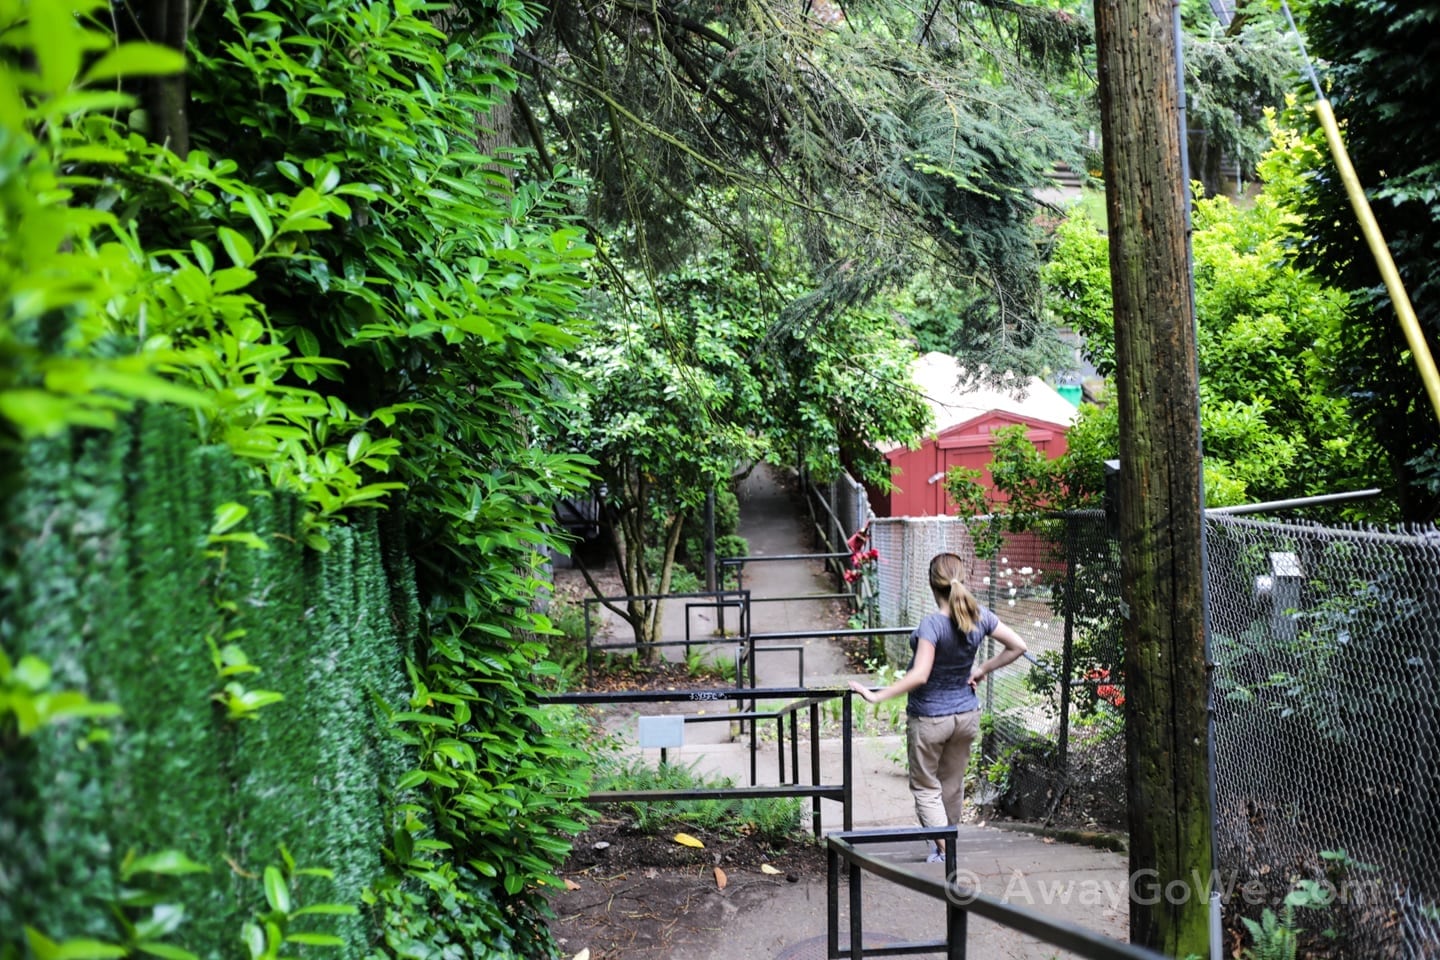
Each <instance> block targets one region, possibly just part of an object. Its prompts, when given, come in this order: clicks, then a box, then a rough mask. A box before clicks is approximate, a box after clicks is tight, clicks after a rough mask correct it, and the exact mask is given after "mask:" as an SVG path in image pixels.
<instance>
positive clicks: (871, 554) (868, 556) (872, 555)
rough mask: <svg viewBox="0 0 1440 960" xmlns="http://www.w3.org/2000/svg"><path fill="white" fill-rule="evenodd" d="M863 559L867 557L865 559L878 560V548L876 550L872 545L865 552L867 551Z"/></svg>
mask: <svg viewBox="0 0 1440 960" xmlns="http://www.w3.org/2000/svg"><path fill="white" fill-rule="evenodd" d="M865 559H867V560H879V559H880V551H879V550H876V549H875V548H874V547H871V548H870V550H869V552H867V553H866V554H865Z"/></svg>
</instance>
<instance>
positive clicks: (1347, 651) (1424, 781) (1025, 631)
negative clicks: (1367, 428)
mask: <svg viewBox="0 0 1440 960" xmlns="http://www.w3.org/2000/svg"><path fill="white" fill-rule="evenodd" d="M992 536H993V531H992V528H991V526H990V520H989V519H987V518H979V519H976V520H960V519H957V518H953V517H911V518H893V519H876V520H873V521H872V523H871V543H872V545H873V546H875V547H876V548H877V549H878V550H879V551H880V557H881V559H880V563H879V567H878V578H877V584H878V590H877V597H876V603H877V609H878V620H879V625H881V626H904V625H909V624H913V623H916V622H918V621H919V619H920V617H922V616H923V615H924V614H925V613H927V612H929V611H930V610H931V609H932V608H933V605H934V601H933V598H932V597H931V595H930V591H929V588H928V584H927V569H928V564H929V560H930V558H931V557H932V556H933V555H934V554H936V553H938V552H941V551H949V552H952V553H956V554H959V555H960V556H961V557H963V558H964V559H965V560H966V561H967V565H968V568H969V571H970V577H969V585H970V588H971V590H972V591H973V592H974V593H975V595H976V596H977V597H978V598H979V599H980V600H981V602H982V603H985V604H986V605H987V606H989V607H991V608H992V609H994V610H995V611H996V613H997V614H998V615H999V616H1000V618H1001V619H1002V620H1004V621H1005V622H1006V623H1008V624H1009V625H1010V626H1012V627H1013V628H1014V629H1015V630H1016V631H1017V632H1019V633H1020V635H1021V636H1023V637H1024V638H1025V640H1026V642H1027V644H1028V645H1029V648H1030V652H1031V654H1032V656H1033V657H1034V661H1035V662H1027V661H1020V662H1018V663H1016V664H1014V665H1012V666H1010V667H1008V668H1006V669H1005V670H1003V671H1001V672H1000V673H999V674H998V675H996V676H994V677H992V678H990V679H989V680H987V685H986V689H985V690H984V691H983V697H984V702H985V706H986V713H987V715H988V719H987V720H986V721H985V741H984V742H983V743H982V748H981V750H980V751H978V755H979V759H978V761H977V762H978V763H979V764H980V768H979V770H978V771H977V773H978V774H979V776H980V777H981V778H982V786H981V790H980V791H979V792H980V794H981V799H982V801H988V802H990V803H993V804H995V805H996V806H998V807H999V808H1000V809H1001V810H1002V811H1003V812H1006V813H1009V814H1011V815H1014V816H1019V817H1024V818H1028V819H1041V820H1051V821H1053V822H1056V823H1059V824H1063V825H1068V826H1084V825H1094V826H1097V827H1101V828H1107V827H1108V828H1117V829H1123V828H1124V826H1125V789H1126V787H1125V784H1126V780H1125V760H1124V752H1125V751H1124V725H1123V710H1122V709H1121V708H1122V707H1123V704H1124V684H1123V681H1122V678H1121V676H1120V670H1121V668H1122V663H1123V656H1122V646H1121V610H1123V604H1122V602H1121V599H1120V597H1121V595H1120V565H1119V554H1118V549H1117V546H1116V543H1115V541H1114V540H1113V538H1112V537H1111V536H1110V535H1109V533H1108V532H1107V529H1106V524H1105V518H1104V515H1103V514H1102V513H1100V512H1076V513H1071V514H1067V515H1065V516H1064V517H1060V518H1056V519H1054V520H1051V521H1046V522H1045V523H1043V524H1042V525H1041V526H1040V527H1039V528H1037V529H1036V530H1034V531H1032V532H1031V533H1029V534H1027V535H1023V536H1011V537H1006V538H1002V540H1001V545H1000V548H999V550H998V551H997V552H996V553H995V554H994V557H993V559H986V558H983V557H977V555H976V544H977V542H978V543H985V542H993V541H992V539H991V538H992ZM1206 546H1207V554H1208V558H1207V559H1208V563H1207V576H1208V581H1207V585H1206V586H1207V591H1208V605H1209V610H1210V621H1211V622H1210V629H1211V643H1212V654H1213V659H1214V662H1215V673H1214V683H1215V706H1216V713H1215V732H1214V743H1215V756H1216V761H1215V762H1216V771H1215V792H1216V797H1215V835H1216V851H1217V855H1218V864H1217V867H1218V870H1219V877H1220V880H1221V883H1222V885H1223V893H1224V895H1225V899H1226V909H1227V911H1228V912H1230V913H1231V914H1232V915H1249V916H1252V917H1253V916H1256V915H1258V913H1259V911H1260V909H1261V907H1262V906H1275V907H1280V908H1282V909H1283V906H1282V905H1283V903H1284V901H1285V898H1286V896H1287V895H1292V896H1291V901H1292V904H1297V905H1294V906H1293V912H1294V915H1293V922H1294V924H1295V925H1296V926H1298V927H1301V928H1304V929H1307V930H1309V931H1311V933H1312V934H1314V935H1317V936H1319V937H1320V938H1321V940H1322V941H1328V942H1330V943H1331V945H1332V946H1331V949H1330V954H1329V955H1331V956H1336V957H1345V956H1357V957H1358V956H1363V957H1377V956H1383V957H1404V958H1411V957H1432V956H1440V906H1437V905H1440V533H1437V532H1436V531H1434V530H1407V529H1399V528H1397V529H1388V530H1377V529H1358V528H1336V527H1324V526H1319V525H1315V524H1309V523H1280V522H1272V521H1268V520H1267V521H1262V520H1256V519H1253V518H1247V517H1239V516H1228V515H1221V514H1211V515H1210V516H1209V517H1208V518H1207V520H1206ZM890 652H891V659H892V661H894V662H897V663H899V664H903V663H904V662H906V660H908V657H909V650H908V645H906V644H905V643H904V641H903V639H902V640H899V641H897V643H896V646H895V648H894V649H892V650H891V651H890ZM1062 678H1065V679H1062ZM987 785H988V796H987Z"/></svg>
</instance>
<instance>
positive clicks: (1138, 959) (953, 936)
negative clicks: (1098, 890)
mask: <svg viewBox="0 0 1440 960" xmlns="http://www.w3.org/2000/svg"><path fill="white" fill-rule="evenodd" d="M957 835H958V831H957V830H956V829H955V828H954V827H940V828H928V829H927V828H924V827H920V828H908V829H898V830H863V831H845V832H842V833H832V834H830V835H829V836H827V837H826V846H825V856H826V871H825V882H826V894H827V896H826V899H827V923H826V938H827V940H828V948H829V949H828V954H827V955H828V956H829V957H830V958H832V960H837V958H841V957H851V958H856V960H859V958H862V957H866V956H870V957H886V956H902V955H907V954H919V953H935V952H939V951H944V953H945V956H946V957H947V958H948V960H964V957H965V946H966V936H967V920H968V918H969V917H970V916H971V915H972V914H973V915H974V916H977V917H983V918H984V919H986V920H989V921H991V922H993V923H998V924H1000V925H1001V926H1004V927H1008V928H1009V929H1011V930H1015V931H1017V932H1019V933H1023V934H1025V935H1026V936H1030V937H1034V938H1035V939H1037V940H1040V941H1042V942H1044V943H1047V944H1050V945H1051V946H1054V947H1057V948H1059V949H1061V950H1066V951H1069V952H1070V953H1073V954H1075V955H1076V956H1079V957H1084V958H1087V960H1164V954H1161V953H1156V952H1155V951H1153V950H1150V949H1147V948H1145V947H1138V946H1135V945H1134V944H1129V943H1122V942H1120V941H1118V940H1112V939H1111V938H1109V937H1107V936H1105V935H1104V934H1100V933H1096V932H1095V931H1093V930H1087V929H1085V928H1084V927H1079V926H1076V925H1074V924H1069V923H1062V922H1060V921H1057V920H1051V919H1049V918H1048V917H1043V916H1041V915H1039V914H1036V913H1032V912H1029V911H1026V910H1022V909H1020V908H1019V907H1014V906H1011V905H1010V904H1008V903H1005V902H1004V901H1002V900H996V899H994V898H993V897H987V896H985V895H984V894H982V893H980V892H979V891H978V890H976V889H974V888H973V887H971V886H969V885H968V884H967V885H961V884H959V883H957V882H952V881H950V880H948V879H947V880H944V881H942V880H936V879H934V878H933V877H927V876H922V875H921V874H918V873H913V872H911V871H909V870H903V869H901V868H900V867H897V866H895V865H894V864H893V863H887V862H885V861H883V860H876V859H875V858H873V857H867V856H865V855H864V854H863V853H861V852H860V851H859V850H857V849H856V845H857V844H862V843H874V842H877V841H887V840H915V839H921V840H938V839H943V840H945V841H946V850H945V856H946V863H945V876H946V877H947V878H952V877H954V876H955V865H954V855H955V841H956V838H957ZM841 860H844V861H845V863H846V866H847V868H848V871H849V890H848V893H849V901H850V916H849V924H848V926H849V934H850V944H849V947H848V948H844V947H842V946H841V945H840V861H841ZM866 873H873V874H874V875H875V876H877V877H881V878H883V879H886V880H889V881H890V882H892V883H898V884H899V885H901V886H902V887H905V888H906V889H909V890H914V891H915V892H916V893H919V894H922V895H924V896H927V897H930V898H932V899H934V900H938V901H940V902H941V903H943V904H944V905H945V939H944V940H939V941H930V942H924V943H918V942H917V943H902V944H889V945H887V946H883V947H875V948H874V949H871V950H866V949H865V943H864V936H863V930H864V927H863V923H862V919H863V918H862V914H861V904H862V900H861V892H862V891H861V884H862V882H863V880H862V878H863V876H864V874H866Z"/></svg>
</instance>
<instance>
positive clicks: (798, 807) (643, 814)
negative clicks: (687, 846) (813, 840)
mask: <svg viewBox="0 0 1440 960" xmlns="http://www.w3.org/2000/svg"><path fill="white" fill-rule="evenodd" d="M733 786H735V782H734V781H733V780H731V779H729V778H726V777H706V776H704V775H702V774H700V773H697V772H696V770H695V767H694V765H693V764H691V765H689V766H685V765H681V764H673V763H663V764H659V765H657V766H654V767H651V766H649V765H647V764H646V763H645V762H644V761H643V760H630V761H618V762H616V763H615V765H614V766H613V767H611V768H609V769H605V770H603V771H602V772H600V773H599V774H598V775H597V777H596V781H595V789H596V790H701V789H718V788H724V787H733ZM619 806H620V807H621V809H623V810H624V811H625V812H626V813H627V814H628V815H630V816H631V817H633V818H634V822H635V828H636V829H637V830H640V831H641V832H643V833H652V834H659V833H665V832H668V831H670V830H672V829H677V828H680V827H689V828H691V829H696V830H705V831H710V832H716V833H720V832H724V833H731V834H741V833H744V834H748V835H752V836H757V837H759V838H760V839H762V840H784V839H789V838H792V837H793V836H794V835H795V834H796V833H797V832H799V830H800V827H801V823H802V820H803V818H804V816H805V812H806V811H805V804H804V801H803V800H801V799H800V798H798V797H758V798H757V797H741V798H736V799H720V798H707V799H703V800H650V801H643V802H641V801H633V802H628V803H625V804H620V805H619Z"/></svg>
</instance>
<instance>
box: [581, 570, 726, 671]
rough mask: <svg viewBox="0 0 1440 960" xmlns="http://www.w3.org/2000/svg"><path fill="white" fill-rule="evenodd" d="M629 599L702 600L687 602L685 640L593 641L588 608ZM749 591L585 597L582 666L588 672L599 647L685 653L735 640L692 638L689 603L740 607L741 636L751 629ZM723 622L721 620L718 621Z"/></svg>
mask: <svg viewBox="0 0 1440 960" xmlns="http://www.w3.org/2000/svg"><path fill="white" fill-rule="evenodd" d="M631 600H661V601H664V600H694V601H702V602H698V603H694V604H686V611H687V613H686V618H685V619H686V623H685V639H683V640H655V641H653V642H651V643H648V644H643V645H642V644H640V643H638V642H636V641H634V640H630V641H626V642H623V643H596V642H595V628H594V623H593V621H592V619H591V615H590V611H591V609H592V608H593V607H595V606H598V605H600V604H606V605H613V604H617V603H624V602H627V601H631ZM750 602H751V601H750V591H749V590H701V591H696V592H693V593H637V594H623V595H619V596H606V597H596V596H590V597H585V598H584V601H583V604H584V610H585V669H586V670H587V671H588V670H589V669H590V665H591V654H593V653H594V652H595V651H597V650H600V651H604V650H639V649H640V647H641V646H649V647H680V646H683V647H684V648H685V653H686V654H687V655H688V654H689V653H690V647H691V646H692V645H694V644H711V643H725V642H729V641H732V640H735V639H736V638H735V637H724V636H720V637H716V638H713V639H705V640H700V639H692V638H691V636H690V623H689V619H690V618H689V613H688V611H689V608H690V607H691V606H713V607H715V608H716V609H717V610H720V611H722V617H723V611H724V609H725V608H726V607H739V608H740V634H741V636H742V637H743V635H744V634H745V633H746V632H747V631H748V630H749V629H750ZM721 623H722V625H723V623H724V621H723V619H722V620H721Z"/></svg>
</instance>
